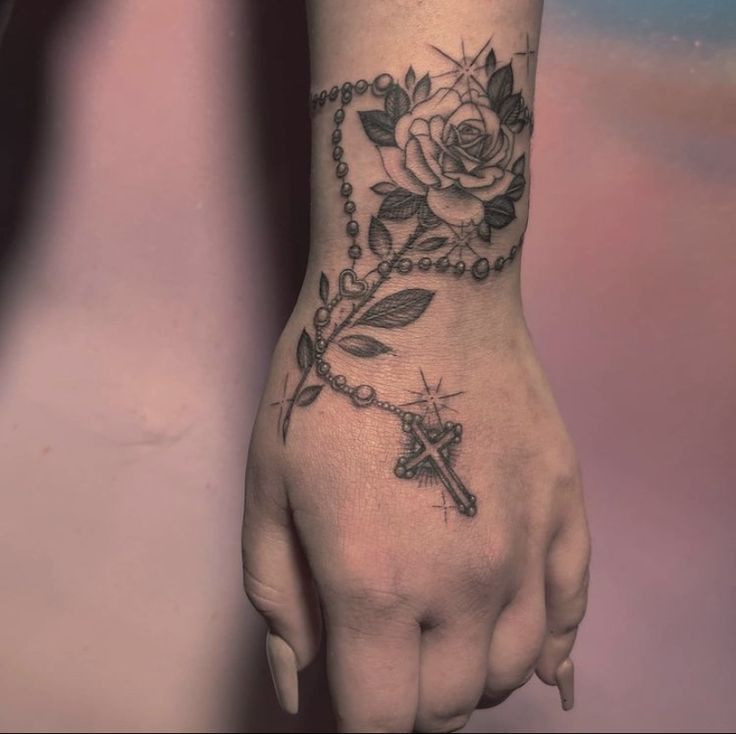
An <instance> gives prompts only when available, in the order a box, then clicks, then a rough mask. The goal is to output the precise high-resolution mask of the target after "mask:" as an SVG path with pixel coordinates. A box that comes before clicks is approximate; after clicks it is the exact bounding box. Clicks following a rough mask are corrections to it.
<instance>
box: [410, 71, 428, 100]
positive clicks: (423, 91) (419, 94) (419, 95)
mask: <svg viewBox="0 0 736 734" xmlns="http://www.w3.org/2000/svg"><path fill="white" fill-rule="evenodd" d="M431 88H432V81H431V80H430V78H429V74H425V75H424V76H423V77H422V78H421V79H420V80H419V81H418V82H417V85H416V86H415V87H414V92H413V93H412V97H413V98H414V104H418V103H419V102H424V100H425V99H427V97H429V91H430V89H431Z"/></svg>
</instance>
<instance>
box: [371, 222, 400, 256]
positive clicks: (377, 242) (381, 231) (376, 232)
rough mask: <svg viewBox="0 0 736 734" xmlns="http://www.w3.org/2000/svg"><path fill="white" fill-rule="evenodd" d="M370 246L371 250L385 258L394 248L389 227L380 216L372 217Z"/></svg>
mask: <svg viewBox="0 0 736 734" xmlns="http://www.w3.org/2000/svg"><path fill="white" fill-rule="evenodd" d="M368 247H370V248H371V252H372V253H373V254H374V255H376V256H377V257H380V258H381V259H382V260H385V259H386V258H387V257H389V255H390V254H391V252H392V251H393V249H394V243H393V239H392V238H391V232H389V231H388V227H387V226H386V225H385V224H384V223H383V222H382V221H381V220H380V219H378V217H371V223H370V226H369V227H368Z"/></svg>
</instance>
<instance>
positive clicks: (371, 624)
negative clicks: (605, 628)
mask: <svg viewBox="0 0 736 734" xmlns="http://www.w3.org/2000/svg"><path fill="white" fill-rule="evenodd" d="M472 298H473V296H470V299H471V301H472ZM306 300H308V299H306ZM311 306H313V302H311V303H310V304H309V305H307V304H306V303H300V305H299V306H298V307H297V309H296V312H295V315H294V316H293V317H292V319H291V321H290V324H289V325H288V326H287V328H286V330H285V333H284V335H283V337H282V339H281V341H280V343H279V345H278V347H277V349H276V353H275V355H274V360H273V365H272V369H271V376H270V379H269V381H268V384H267V387H266V390H265V395H264V400H263V403H262V406H261V409H260V411H259V415H258V419H257V422H256V426H255V429H254V433H253V438H252V443H251V449H250V457H249V461H248V474H247V486H246V512H245V520H244V529H243V547H244V559H245V587H246V591H247V593H248V596H249V598H250V599H251V601H252V602H253V604H254V605H255V606H256V608H257V609H258V610H259V611H260V612H261V613H262V614H263V616H264V617H265V619H266V621H267V623H268V625H269V630H270V635H269V652H270V661H271V665H272V669H273V672H274V676H275V682H276V687H277V692H278V693H279V695H280V699H281V701H282V704H283V705H284V707H285V708H286V709H287V710H290V711H292V712H293V711H295V710H296V708H297V687H296V686H297V681H296V670H297V668H298V669H301V668H303V667H304V666H306V665H307V664H308V663H309V662H310V661H311V660H312V659H313V658H314V656H315V654H316V652H317V649H318V645H319V637H320V630H319V627H320V624H319V623H320V615H319V609H320V608H321V612H322V617H323V619H324V627H325V630H324V634H325V639H326V645H327V660H328V674H329V678H330V686H331V690H332V695H333V702H334V707H335V710H336V715H337V719H338V722H339V726H340V729H341V730H343V731H411V730H412V727H416V729H417V730H419V731H450V730H453V729H456V728H458V727H460V726H462V725H463V724H464V723H465V721H466V720H467V718H468V717H469V715H470V713H471V712H472V711H473V709H474V708H476V706H478V705H479V704H480V705H493V704H496V703H499V702H501V701H502V700H504V699H505V698H506V697H507V696H508V695H509V694H510V693H511V692H512V691H513V690H514V689H516V688H518V687H519V686H521V685H523V684H524V683H525V682H526V681H527V680H528V679H529V678H530V676H531V675H532V674H533V672H534V671H535V670H536V672H537V674H538V675H539V677H540V678H541V679H542V680H543V681H545V682H546V683H548V684H551V685H555V684H558V685H559V687H560V693H561V697H562V704H563V708H569V707H571V706H572V702H573V701H572V699H573V692H572V664H571V663H570V662H569V655H570V651H571V648H572V646H573V642H574V640H575V635H576V630H577V627H578V625H579V623H580V621H581V620H582V618H583V614H584V612H585V604H586V595H587V582H588V560H589V547H590V546H589V536H588V529H587V523H586V518H585V510H584V506H583V496H582V489H581V483H580V476H579V472H578V467H577V462H576V459H575V454H574V450H573V447H572V445H571V442H570V439H569V437H568V435H567V433H566V431H565V428H564V426H563V424H562V421H561V419H560V416H559V414H558V411H557V408H556V406H555V403H554V400H553V398H552V396H551V393H550V390H549V387H548V385H547V382H546V380H545V378H544V375H543V373H542V370H541V368H540V366H539V364H538V361H537V359H536V356H535V354H534V350H533V347H532V345H531V342H530V340H529V338H528V335H527V332H526V328H525V326H524V323H523V318H522V317H521V312H520V308H516V307H514V308H510V309H508V313H507V314H506V316H504V317H503V318H499V319H497V323H499V324H500V326H498V327H496V328H495V329H490V330H489V329H488V328H487V327H485V326H484V325H483V324H482V323H479V322H478V320H477V319H474V317H472V316H469V317H468V318H464V319H455V320H453V319H449V321H451V322H452V323H453V328H446V329H444V330H442V331H440V332H437V330H436V329H434V330H433V331H432V333H431V334H430V333H429V329H430V328H433V327H429V325H427V326H425V327H424V328H423V327H422V322H420V323H418V324H416V325H415V326H413V327H412V329H411V331H412V336H411V341H409V342H408V343H407V341H406V339H404V340H403V341H402V349H401V355H402V357H404V356H407V355H410V354H413V353H417V354H421V355H422V356H423V360H424V361H423V363H422V364H423V365H424V366H423V367H422V371H421V373H420V371H419V368H418V366H417V364H415V363H412V360H410V359H401V360H399V359H396V358H393V357H392V355H391V354H386V355H381V356H380V357H377V358H375V359H372V360H370V363H371V370H370V372H369V373H368V374H370V375H371V380H372V384H373V385H374V387H375V389H376V391H377V393H379V394H388V393H390V392H391V391H392V388H391V386H392V385H408V386H411V387H412V388H413V389H414V390H415V393H416V394H413V393H409V392H406V391H404V392H403V394H401V391H400V390H399V391H398V393H399V394H400V397H399V398H398V399H397V400H396V402H397V403H414V404H413V405H410V406H406V407H403V408H402V410H404V411H411V412H413V413H415V414H416V415H418V416H420V418H421V420H422V424H423V425H426V426H432V427H437V426H438V425H441V424H439V423H438V422H437V415H438V414H439V417H441V418H442V420H443V423H444V422H447V421H450V422H461V423H462V425H463V432H462V434H461V435H460V437H461V441H460V443H459V444H453V445H452V448H451V450H450V453H449V454H448V460H447V463H448V465H450V467H451V469H452V471H453V472H454V474H455V475H456V477H457V478H458V480H459V481H460V482H461V483H462V485H464V486H465V487H466V488H467V489H468V494H472V495H473V496H474V497H475V503H474V508H475V509H476V510H477V511H476V512H475V514H474V515H473V514H472V513H468V514H462V513H461V512H459V511H458V509H457V508H458V505H457V504H456V503H455V502H454V501H453V498H452V496H451V492H450V491H448V489H447V488H446V487H445V485H444V484H443V482H442V480H441V479H440V478H438V475H437V472H433V473H432V474H433V475H432V476H428V477H427V478H426V479H427V481H426V482H424V483H422V482H419V483H418V482H417V480H416V478H414V479H413V480H410V479H407V478H406V477H404V478H399V477H397V475H396V471H395V470H396V466H397V457H400V456H408V455H411V454H412V448H413V446H412V441H411V440H410V439H409V438H408V437H409V436H412V435H413V434H412V432H411V431H408V432H404V431H403V430H402V425H403V424H402V421H401V420H399V419H396V420H393V421H391V420H386V416H385V415H384V414H383V412H382V411H377V410H370V409H366V408H362V409H361V408H358V407H355V406H354V405H352V404H351V402H350V400H346V399H345V396H344V395H342V394H339V392H337V391H335V390H333V389H330V388H329V387H325V388H324V394H322V395H320V396H319V399H318V400H316V401H315V402H314V403H313V404H312V405H309V406H308V407H307V408H305V409H302V408H295V409H294V410H293V412H292V413H291V415H290V421H289V432H288V443H287V444H285V443H284V442H283V440H282V426H283V418H284V416H285V411H286V410H288V407H289V405H290V403H289V399H290V398H291V390H292V389H293V387H294V384H295V382H294V377H295V376H296V377H298V374H296V372H295V369H294V365H295V357H294V345H295V344H297V343H298V342H299V334H300V330H301V328H302V327H301V325H302V324H305V323H311V320H312V319H311ZM437 307H438V308H439V307H440V306H439V304H437ZM468 309H469V312H470V313H471V314H472V313H473V303H472V302H471V303H470V304H469V306H468ZM501 310H502V311H503V309H501ZM440 315H442V314H440ZM439 320H440V321H445V322H446V321H448V319H442V318H440V319H439ZM423 321H424V320H423ZM481 332H482V333H483V340H484V341H483V342H481V341H480V340H479V338H478V334H479V333H481ZM430 337H431V342H430ZM428 355H429V356H428ZM337 360H338V357H335V358H334V359H333V362H334V364H333V365H332V374H333V375H334V374H335V373H337V372H338V371H339V370H340V369H342V367H341V365H339V364H337ZM366 361H367V360H366ZM361 366H362V365H361ZM346 372H347V369H346ZM287 373H288V374H290V375H291V379H290V381H289V384H288V389H287V391H286V392H285V393H284V390H283V387H284V375H285V374H287ZM440 378H442V383H441V384H440V385H439V387H438V382H439V381H440ZM308 386H309V385H307V387H308ZM435 388H438V389H435ZM393 393H397V391H396V389H395V388H394V389H393ZM282 395H284V396H285V399H284V400H282V401H281V402H279V400H280V398H281V396H282ZM443 396H444V397H443ZM422 401H423V402H422ZM274 403H275V404H274ZM443 406H444V407H443ZM425 411H426V417H424V416H425ZM279 413H280V414H281V422H280V423H278V426H277V420H278V417H279ZM460 416H461V418H460ZM435 435H436V434H435ZM430 438H431V436H430ZM427 473H428V474H429V472H427Z"/></svg>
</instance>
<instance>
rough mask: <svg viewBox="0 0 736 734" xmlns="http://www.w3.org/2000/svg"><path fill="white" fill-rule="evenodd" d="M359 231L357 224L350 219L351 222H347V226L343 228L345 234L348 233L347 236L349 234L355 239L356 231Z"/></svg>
mask: <svg viewBox="0 0 736 734" xmlns="http://www.w3.org/2000/svg"><path fill="white" fill-rule="evenodd" d="M359 230H360V227H359V226H358V223H357V222H356V221H355V220H354V219H351V220H350V221H349V222H348V225H347V227H345V231H346V232H347V233H348V234H349V235H350V236H351V237H355V235H357V234H358V231H359Z"/></svg>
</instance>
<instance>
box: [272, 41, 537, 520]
mask: <svg viewBox="0 0 736 734" xmlns="http://www.w3.org/2000/svg"><path fill="white" fill-rule="evenodd" d="M435 51H437V53H438V55H439V56H440V57H441V58H442V59H443V62H444V63H445V64H449V65H450V69H449V71H448V70H445V69H441V70H438V73H436V74H430V73H429V72H427V73H425V74H423V75H422V76H420V75H418V74H417V73H416V72H415V71H414V69H413V68H412V67H410V68H409V70H408V71H407V72H406V74H405V75H404V77H403V79H402V80H397V79H395V78H394V77H393V76H391V75H390V74H388V73H384V74H379V75H378V76H377V77H376V78H375V79H374V80H373V82H372V83H368V82H367V81H366V80H363V79H361V80H359V81H357V82H355V83H351V82H346V83H345V84H343V85H342V86H341V87H338V86H335V87H332V89H330V90H329V91H328V90H326V89H325V90H323V91H321V92H319V93H317V94H313V95H312V98H311V107H312V110H313V111H314V112H317V111H318V110H320V109H321V108H323V107H325V106H329V105H330V103H334V104H335V106H336V109H335V111H334V113H333V120H334V128H333V130H332V133H331V143H332V158H333V162H334V165H335V175H336V178H337V188H338V191H339V196H340V197H342V202H343V204H342V206H343V211H344V212H345V215H346V217H347V223H346V227H345V231H346V234H347V238H348V243H349V244H348V249H347V258H348V259H347V261H346V267H344V268H343V269H342V270H341V271H340V272H337V273H330V274H327V273H322V274H321V276H320V279H319V286H318V296H319V301H318V305H317V308H316V310H315V312H314V318H313V323H312V324H310V325H309V326H307V327H305V328H304V329H303V331H302V333H301V336H300V338H299V341H298V344H297V348H296V363H297V366H298V368H299V373H300V377H299V380H298V381H297V384H296V385H295V386H294V388H293V390H291V391H290V390H289V385H288V378H287V379H286V380H285V381H284V386H283V394H282V396H281V399H280V400H278V401H276V402H274V403H272V405H274V406H278V407H279V421H278V429H279V432H280V436H281V438H282V439H283V441H284V442H286V440H287V436H288V433H289V427H290V425H291V423H292V421H293V420H294V412H295V411H297V410H301V409H302V408H307V407H308V406H310V405H312V404H313V403H314V402H315V401H316V400H318V399H319V397H320V395H321V394H322V392H323V390H324V388H325V387H328V388H329V389H331V390H332V391H334V392H335V393H336V394H339V395H341V396H344V398H345V399H346V400H347V401H349V402H350V403H351V404H352V406H353V407H354V408H356V409H360V410H379V411H383V412H384V413H386V415H387V418H388V417H392V416H393V418H394V420H396V422H397V427H399V428H400V432H399V433H398V436H403V441H402V440H401V439H400V438H399V439H398V441H397V443H398V444H399V446H400V447H401V446H403V450H402V451H400V455H399V456H398V458H397V460H396V463H395V465H394V467H393V471H394V474H395V476H396V477H398V478H400V479H407V480H412V479H413V480H419V481H420V482H427V481H435V482H439V483H440V484H441V486H442V489H443V506H444V509H445V511H446V509H447V503H446V496H449V498H450V501H451V503H452V505H454V507H455V508H456V509H457V511H458V512H459V513H460V514H462V515H464V516H466V517H473V516H474V515H475V514H476V512H477V500H476V497H475V496H474V495H473V493H472V492H471V491H470V490H469V489H468V487H466V485H465V484H464V482H463V480H462V479H461V478H460V477H459V476H458V474H457V473H456V471H455V469H454V464H455V459H456V454H457V448H458V446H459V444H460V442H461V440H462V437H463V430H462V425H461V424H460V423H459V422H457V421H448V420H444V418H443V413H444V412H445V411H447V410H451V408H450V406H449V401H450V400H451V399H452V398H453V397H455V396H457V395H459V394H460V393H459V392H453V391H451V390H446V389H444V390H443V388H442V380H441V379H440V380H439V381H438V382H437V383H436V385H435V384H434V380H432V381H430V380H429V379H428V378H427V375H426V374H425V372H424V371H422V370H421V369H420V370H419V374H420V376H421V385H420V389H419V390H409V392H410V393H411V394H412V396H413V397H412V399H411V400H409V401H408V402H406V403H403V404H396V403H393V402H391V401H389V400H387V399H386V398H385V396H383V395H381V394H379V393H378V391H377V390H376V388H375V387H374V386H373V385H371V384H370V383H369V382H368V381H365V382H363V383H361V382H359V381H349V380H348V378H347V377H346V376H345V375H343V374H337V373H334V372H333V370H332V367H331V365H330V363H329V361H328V358H329V356H330V353H331V352H332V351H333V350H340V351H341V352H342V353H345V354H347V355H349V357H352V358H354V359H355V360H356V363H359V362H360V361H361V360H366V359H380V358H381V357H382V356H383V355H389V354H394V348H395V345H396V343H397V340H398V341H400V333H398V332H400V331H401V330H402V329H405V328H407V327H410V326H411V325H412V324H413V323H414V322H415V321H417V320H418V319H420V318H421V317H422V316H423V315H424V314H425V313H426V312H427V310H428V309H429V308H430V306H431V304H432V303H433V301H435V300H436V299H437V298H441V293H438V292H435V291H431V290H428V289H426V288H422V287H421V280H422V276H423V275H424V274H426V273H428V272H433V273H441V274H446V275H447V276H448V279H447V288H461V287H468V286H469V285H472V286H473V287H478V286H481V285H482V284H483V283H485V282H487V281H489V280H490V279H491V276H498V275H500V274H501V273H502V272H503V271H504V269H505V268H507V267H508V266H509V265H510V264H511V263H513V262H514V260H515V258H516V257H517V255H518V252H519V248H520V247H521V244H522V243H521V241H519V242H518V243H517V244H514V245H513V246H512V247H511V248H510V249H508V250H507V251H506V252H505V253H494V248H495V247H496V243H495V240H494V233H496V232H497V231H498V230H502V229H504V228H505V227H507V226H508V225H509V224H510V223H511V222H512V221H514V219H515V218H516V202H517V201H518V200H519V199H520V198H521V197H522V196H523V195H524V193H525V190H526V176H527V173H526V155H525V153H524V152H522V151H525V150H526V149H527V148H528V141H529V134H530V129H531V122H532V121H531V114H530V112H529V109H528V107H527V104H526V101H525V99H524V96H523V93H522V92H521V91H518V90H517V89H516V88H515V83H514V73H513V68H512V63H511V62H509V63H506V64H498V63H497V60H496V55H495V53H494V51H493V49H492V48H491V46H490V41H488V42H487V43H486V44H484V46H483V47H482V48H481V49H480V50H478V51H477V53H473V54H467V55H466V53H465V49H464V46H463V47H462V51H461V53H460V56H459V57H458V58H455V57H453V56H452V55H451V54H449V53H446V52H445V51H441V50H440V49H435ZM534 53H535V52H534V50H533V49H530V48H529V45H528V40H527V48H526V51H525V52H520V54H519V55H521V56H525V57H526V62H527V67H528V64H529V59H530V56H531V55H532V54H534ZM527 70H528V69H527ZM357 101H359V102H360V103H361V104H360V105H359V106H360V107H361V109H360V110H358V111H357V114H358V116H359V119H360V123H361V126H362V130H363V132H364V133H365V136H366V139H367V140H366V141H365V142H366V143H367V144H372V145H373V146H375V149H376V155H377V156H379V157H380V160H381V163H382V166H383V169H384V172H385V180H382V181H377V182H376V183H375V184H374V185H373V186H371V191H372V192H373V194H374V195H375V196H376V197H377V200H376V204H375V209H374V213H373V214H372V216H371V217H370V222H369V225H368V231H367V238H365V240H364V241H363V244H361V237H360V225H359V223H358V221H357V220H356V219H355V218H354V217H355V212H356V205H355V203H354V201H353V187H352V185H351V184H350V182H349V180H348V176H349V167H348V164H347V162H346V160H345V158H346V156H345V150H344V148H343V144H344V141H343V131H342V127H343V123H344V122H345V119H346V115H347V114H348V109H349V108H350V106H351V105H352V104H353V103H354V102H357ZM369 102H370V104H369ZM522 138H523V140H522ZM336 196H337V194H336ZM364 245H367V249H368V250H369V252H370V257H372V262H371V263H370V264H367V265H365V266H363V267H359V262H361V261H362V258H363V255H364V251H363V250H364ZM396 281H401V282H402V285H403V284H405V287H402V288H401V289H399V290H393V292H390V293H386V292H385V291H386V290H389V289H388V288H387V285H388V284H390V283H395V282H396ZM384 334H386V335H388V336H389V337H391V338H390V339H388V340H387V339H386V337H385V336H384ZM417 357H418V358H419V359H421V355H417ZM358 370H359V367H358V369H356V372H357V371H358ZM445 493H446V494H445Z"/></svg>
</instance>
